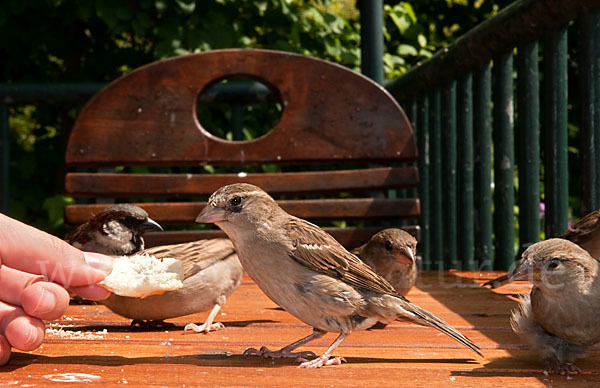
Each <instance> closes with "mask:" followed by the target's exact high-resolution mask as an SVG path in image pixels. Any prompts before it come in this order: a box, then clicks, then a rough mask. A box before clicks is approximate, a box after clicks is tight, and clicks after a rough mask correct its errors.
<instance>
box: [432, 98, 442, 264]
mask: <svg viewBox="0 0 600 388" xmlns="http://www.w3.org/2000/svg"><path fill="white" fill-rule="evenodd" d="M429 110H430V115H429V128H430V135H429V142H430V148H429V157H430V162H431V172H430V179H431V183H430V192H431V197H430V205H429V209H430V217H429V228H430V252H431V263H432V268H431V269H435V270H440V271H442V270H443V269H444V252H443V249H444V246H443V240H442V237H443V236H442V235H443V217H442V215H443V213H442V95H441V91H440V89H439V88H435V89H433V90H432V92H431V96H430V109H429Z"/></svg>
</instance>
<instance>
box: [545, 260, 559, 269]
mask: <svg viewBox="0 0 600 388" xmlns="http://www.w3.org/2000/svg"><path fill="white" fill-rule="evenodd" d="M559 265H560V260H559V259H551V260H550V261H549V262H548V266H547V267H548V269H550V270H555V269H557V268H558V266H559Z"/></svg>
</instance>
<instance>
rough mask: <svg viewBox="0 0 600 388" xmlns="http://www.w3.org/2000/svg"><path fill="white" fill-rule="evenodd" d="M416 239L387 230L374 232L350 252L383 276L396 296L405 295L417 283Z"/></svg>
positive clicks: (402, 231) (402, 233)
mask: <svg viewBox="0 0 600 388" xmlns="http://www.w3.org/2000/svg"><path fill="white" fill-rule="evenodd" d="M416 250H417V239H415V238H414V237H413V236H412V235H411V234H410V233H408V232H406V231H404V230H402V229H397V228H389V229H384V230H381V231H379V232H377V233H375V234H374V235H373V236H372V237H371V239H370V240H369V241H368V242H367V243H366V244H363V245H361V246H360V247H358V248H355V249H353V250H352V253H353V254H355V255H356V256H358V257H359V258H360V259H361V260H362V261H363V262H365V263H366V264H368V265H369V266H370V267H371V268H373V270H374V271H375V272H376V273H377V274H379V275H381V276H383V277H384V278H385V280H387V281H388V282H389V283H390V284H391V285H392V286H393V287H394V289H395V290H396V292H398V293H399V294H400V295H406V294H407V293H408V291H409V290H410V289H411V288H412V287H413V286H414V285H415V281H416V280H417V272H418V271H417V265H416Z"/></svg>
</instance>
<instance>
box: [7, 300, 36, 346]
mask: <svg viewBox="0 0 600 388" xmlns="http://www.w3.org/2000/svg"><path fill="white" fill-rule="evenodd" d="M0 333H1V334H4V336H5V337H6V340H7V341H8V343H9V344H10V346H12V347H13V348H17V349H20V350H24V351H29V350H34V349H36V348H37V347H39V346H40V345H41V344H42V341H43V340H44V334H45V326H44V323H43V322H42V321H41V320H39V319H37V318H34V317H30V316H29V315H27V314H26V313H25V311H23V309H21V308H19V307H15V306H11V305H8V304H6V303H3V302H0Z"/></svg>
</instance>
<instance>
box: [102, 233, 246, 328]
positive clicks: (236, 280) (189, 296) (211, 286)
mask: <svg viewBox="0 0 600 388" xmlns="http://www.w3.org/2000/svg"><path fill="white" fill-rule="evenodd" d="M138 254H140V255H143V254H148V255H152V256H156V257H157V258H163V257H172V258H175V259H178V260H181V261H182V264H183V278H184V280H183V287H182V288H181V289H179V290H176V291H168V292H165V293H164V294H160V295H152V296H149V297H147V298H132V297H127V296H120V295H116V294H111V296H109V297H108V299H105V300H102V301H100V303H102V304H103V305H105V306H107V307H108V308H109V309H111V310H112V311H113V312H115V313H117V314H119V315H122V316H124V317H127V318H132V319H134V322H133V323H132V324H133V325H136V324H139V325H140V326H161V325H164V323H163V322H162V320H164V319H168V318H175V317H180V316H183V315H188V314H193V313H197V312H202V311H208V310H211V311H210V314H209V316H208V318H207V320H206V322H204V324H202V325H195V324H193V323H190V324H188V325H186V326H185V329H184V332H187V330H194V331H196V332H205V333H208V332H209V331H211V330H217V329H222V328H223V327H224V326H223V324H221V323H218V322H215V323H213V320H214V319H215V317H216V315H217V313H218V312H219V310H220V309H221V306H223V304H225V300H226V298H227V297H228V296H229V295H230V294H231V293H232V292H233V291H234V290H235V289H236V288H237V287H238V286H239V285H240V283H241V280H242V275H243V273H244V271H243V269H242V266H241V264H240V261H239V260H238V257H237V254H236V253H235V251H234V250H233V245H232V244H231V241H229V240H228V239H225V238H220V239H212V240H198V241H193V242H189V243H183V244H174V245H163V246H158V247H153V248H149V249H146V250H143V251H140V252H139V253H138ZM142 321H150V322H146V323H144V322H142Z"/></svg>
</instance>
